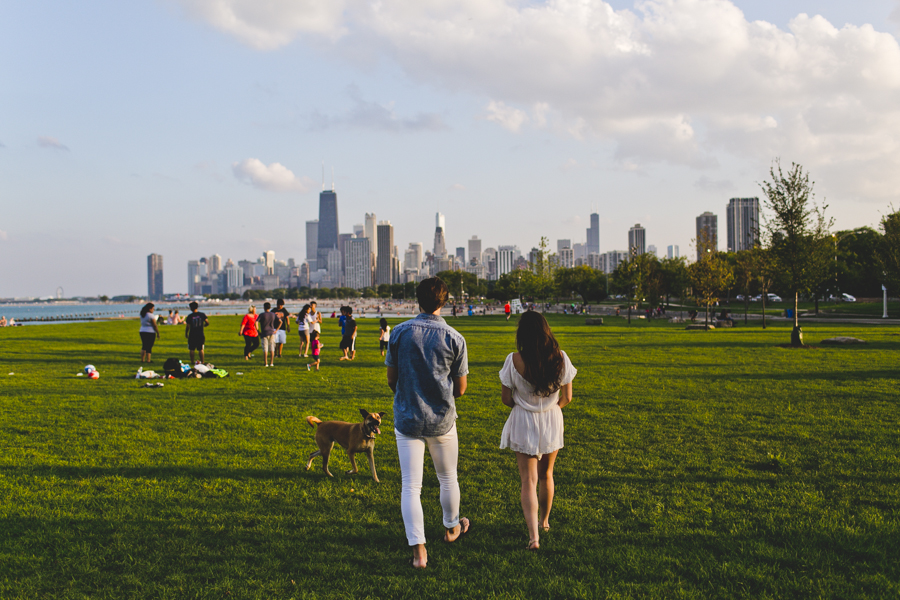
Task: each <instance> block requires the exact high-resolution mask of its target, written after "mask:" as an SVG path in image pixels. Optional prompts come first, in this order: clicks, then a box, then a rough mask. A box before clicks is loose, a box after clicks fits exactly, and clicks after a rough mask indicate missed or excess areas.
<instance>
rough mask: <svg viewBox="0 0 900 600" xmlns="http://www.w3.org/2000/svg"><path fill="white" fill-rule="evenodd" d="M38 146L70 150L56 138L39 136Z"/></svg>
mask: <svg viewBox="0 0 900 600" xmlns="http://www.w3.org/2000/svg"><path fill="white" fill-rule="evenodd" d="M37 144H38V146H40V147H41V148H51V149H54V150H66V151H68V150H69V147H68V146H66V145H65V144H62V143H60V141H59V140H58V139H56V138H54V137H49V136H46V135H42V136H38V139H37Z"/></svg>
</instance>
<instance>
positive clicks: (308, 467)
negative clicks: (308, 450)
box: [306, 450, 322, 471]
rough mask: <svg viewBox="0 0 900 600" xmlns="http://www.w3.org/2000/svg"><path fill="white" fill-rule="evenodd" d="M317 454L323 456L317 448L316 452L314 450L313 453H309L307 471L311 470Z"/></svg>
mask: <svg viewBox="0 0 900 600" xmlns="http://www.w3.org/2000/svg"><path fill="white" fill-rule="evenodd" d="M317 456H322V453H321V452H320V451H319V450H316V451H315V452H313V453H312V454H310V455H309V460H308V461H307V463H306V470H307V471H309V469H310V468H311V467H312V461H313V459H314V458H315V457H317Z"/></svg>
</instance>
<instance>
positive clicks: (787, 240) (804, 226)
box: [760, 159, 833, 346]
mask: <svg viewBox="0 0 900 600" xmlns="http://www.w3.org/2000/svg"><path fill="white" fill-rule="evenodd" d="M769 175H770V176H771V178H772V181H765V182H763V183H762V184H760V187H761V188H762V190H763V193H764V194H765V200H764V205H765V207H766V209H767V210H768V211H769V212H770V213H771V215H767V216H766V217H765V229H764V231H765V234H766V244H767V246H768V247H769V249H770V250H771V251H772V258H773V259H774V262H775V264H776V265H777V268H778V275H779V277H780V278H781V279H782V280H783V281H784V285H785V287H786V288H787V289H788V290H789V291H790V293H792V294H793V295H794V329H793V332H792V333H791V344H792V345H794V346H802V345H803V334H802V331H801V329H800V323H799V320H798V316H799V315H798V314H797V308H798V304H799V301H800V293H801V292H808V293H810V294H813V293H816V292H817V289H818V286H819V284H820V283H821V282H822V281H823V280H824V279H825V277H827V276H828V263H829V258H830V257H831V247H830V246H831V237H830V235H829V233H828V230H829V229H830V228H831V226H832V223H833V221H832V220H831V219H826V217H825V210H826V209H827V208H828V206H827V205H822V206H819V205H817V204H816V203H815V201H814V194H813V185H814V182H811V181H810V180H809V173H807V172H805V171H804V170H803V167H801V166H800V165H798V164H797V163H793V164H792V165H791V169H790V170H789V171H788V172H787V173H784V172H783V170H782V168H781V162H780V161H779V160H778V159H776V160H775V164H774V165H773V166H772V167H771V168H770V169H769Z"/></svg>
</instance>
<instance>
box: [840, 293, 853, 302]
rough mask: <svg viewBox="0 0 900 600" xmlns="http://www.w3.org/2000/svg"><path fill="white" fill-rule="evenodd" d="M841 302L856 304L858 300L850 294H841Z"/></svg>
mask: <svg viewBox="0 0 900 600" xmlns="http://www.w3.org/2000/svg"><path fill="white" fill-rule="evenodd" d="M841 300H843V301H844V302H856V298H854V297H853V296H851V295H850V294H841Z"/></svg>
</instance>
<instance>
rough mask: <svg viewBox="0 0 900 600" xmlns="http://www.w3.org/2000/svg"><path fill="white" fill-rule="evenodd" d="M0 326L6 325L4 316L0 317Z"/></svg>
mask: <svg viewBox="0 0 900 600" xmlns="http://www.w3.org/2000/svg"><path fill="white" fill-rule="evenodd" d="M0 327H6V317H5V316H2V317H0Z"/></svg>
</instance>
